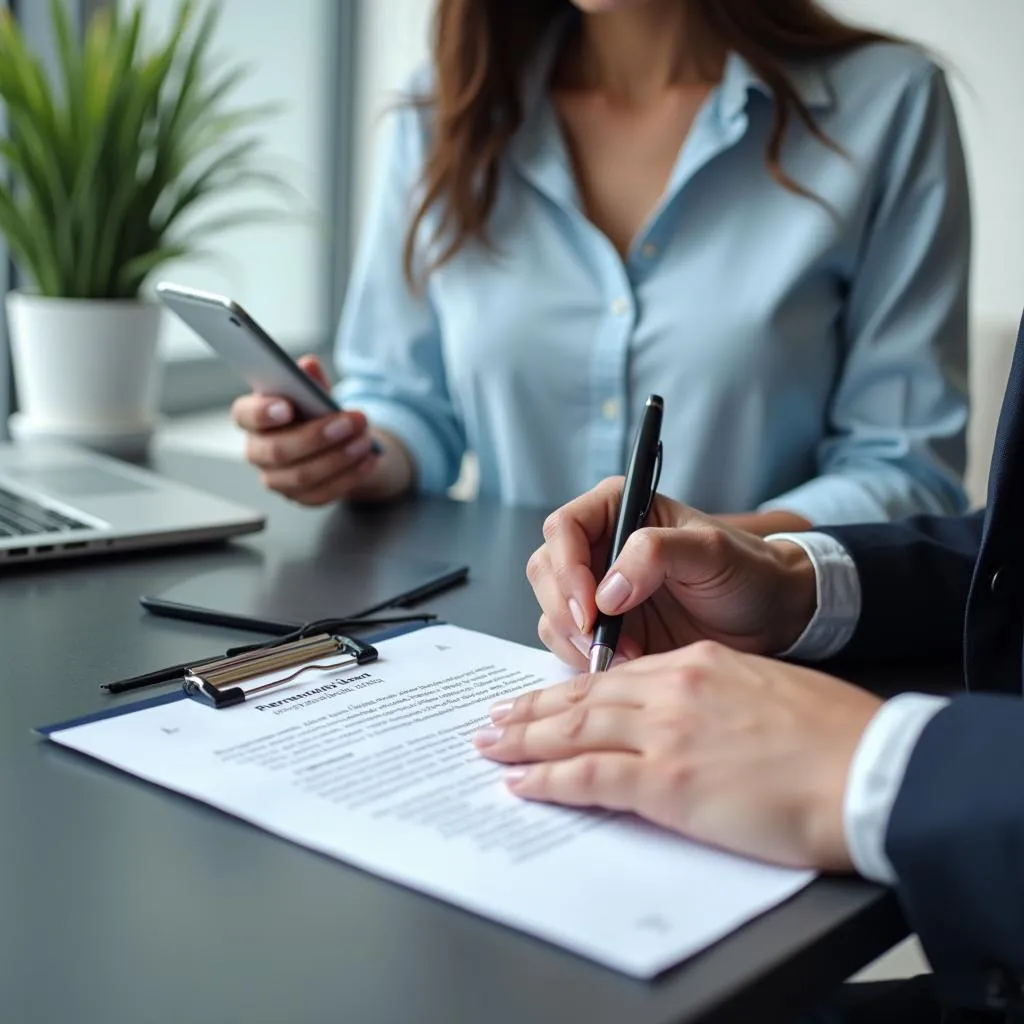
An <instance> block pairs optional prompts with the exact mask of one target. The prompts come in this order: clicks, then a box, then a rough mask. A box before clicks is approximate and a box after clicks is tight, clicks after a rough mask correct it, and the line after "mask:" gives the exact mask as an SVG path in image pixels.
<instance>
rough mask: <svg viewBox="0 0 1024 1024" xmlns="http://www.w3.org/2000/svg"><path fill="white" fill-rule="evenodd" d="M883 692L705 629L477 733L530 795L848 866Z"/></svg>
mask: <svg viewBox="0 0 1024 1024" xmlns="http://www.w3.org/2000/svg"><path fill="white" fill-rule="evenodd" d="M880 704H881V701H879V699H878V698H877V697H874V696H873V695H871V694H869V693H867V692H865V691H864V690H860V689H858V688H856V687H854V686H851V685H850V684H848V683H844V682H842V681H841V680H839V679H835V678H832V677H831V676H826V675H823V674H821V673H819V672H813V671H810V670H809V669H805V668H799V667H796V666H793V665H788V664H785V663H783V662H778V661H772V660H770V659H766V658H761V657H756V656H754V655H749V654H740V653H738V652H736V651H732V650H729V649H728V648H725V647H722V646H721V645H719V644H714V643H700V644H695V645H693V646H691V647H687V648H684V649H683V650H680V651H674V652H672V653H670V654H662V655H655V656H651V657H646V658H640V659H638V660H636V661H631V662H627V663H626V664H625V665H622V666H620V667H619V668H615V669H612V670H611V671H609V672H604V673H601V674H598V675H593V676H590V675H585V676H579V677H577V678H576V679H574V680H571V681H570V682H567V683H562V684H560V685H558V686H553V687H551V688H550V689H547V690H536V691H533V692H531V693H528V694H526V695H525V696H522V697H520V698H518V699H517V700H515V701H511V702H509V701H506V702H502V703H499V704H496V705H495V706H494V708H493V709H492V719H493V721H494V725H493V726H492V727H488V728H487V729H484V730H482V731H481V732H479V733H478V734H477V736H476V738H475V743H476V745H477V747H478V749H479V750H480V751H481V752H482V753H483V754H484V756H486V757H489V758H492V759H493V760H496V761H502V762H505V763H507V764H511V765H515V766H516V767H514V768H512V769H510V772H509V786H510V788H511V789H512V791H513V792H514V793H516V794H517V795H519V796H522V797H525V798H527V799H530V800H541V801H549V802H552V803H559V804H568V805H572V806H580V807H590V806H596V807H605V808H609V809H611V810H617V811H629V812H632V813H634V814H638V815H640V816H641V817H643V818H647V819H648V820H649V821H653V822H655V823H657V824H659V825H662V826H664V827H666V828H669V829H672V830H674V831H676V832H681V833H682V834H683V835H686V836H689V837H690V838H692V839H696V840H699V841H701V842H705V843H709V844H712V845H714V846H720V847H723V848H724V849H727V850H732V851H734V852H736V853H741V854H746V855H748V856H752V857H757V858H760V859H762V860H767V861H772V862H775V863H779V864H789V865H794V866H799V867H812V868H818V869H821V870H830V871H847V870H849V869H850V868H851V862H850V855H849V852H848V850H847V847H846V841H845V838H844V833H843V795H844V791H845V787H846V776H847V772H848V769H849V765H850V761H851V759H852V757H853V754H854V751H855V749H856V747H857V743H858V741H859V740H860V737H861V734H862V733H863V731H864V729H865V728H866V726H867V724H868V722H869V721H870V720H871V718H872V716H873V715H874V713H875V711H876V710H877V709H878V707H879V706H880Z"/></svg>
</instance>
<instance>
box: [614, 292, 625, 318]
mask: <svg viewBox="0 0 1024 1024" xmlns="http://www.w3.org/2000/svg"><path fill="white" fill-rule="evenodd" d="M612 312H613V313H614V314H615V315H616V316H625V315H626V314H627V313H628V312H629V300H628V299H624V298H623V297H622V296H621V295H620V296H619V297H618V298H617V299H615V301H614V302H612Z"/></svg>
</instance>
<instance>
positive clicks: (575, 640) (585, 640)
mask: <svg viewBox="0 0 1024 1024" xmlns="http://www.w3.org/2000/svg"><path fill="white" fill-rule="evenodd" d="M569 641H570V643H571V644H572V645H573V647H575V648H576V650H577V651H579V652H580V654H582V655H583V657H584V658H589V657H590V637H588V636H583V634H582V633H577V634H576V636H571V637H569Z"/></svg>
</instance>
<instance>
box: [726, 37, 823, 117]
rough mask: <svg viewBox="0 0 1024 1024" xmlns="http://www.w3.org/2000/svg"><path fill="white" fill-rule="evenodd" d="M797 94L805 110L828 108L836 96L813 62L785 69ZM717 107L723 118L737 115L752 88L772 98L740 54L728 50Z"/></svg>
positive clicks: (792, 65)
mask: <svg viewBox="0 0 1024 1024" xmlns="http://www.w3.org/2000/svg"><path fill="white" fill-rule="evenodd" d="M785 71H786V76H787V77H788V78H789V80H790V82H791V83H792V85H793V88H794V89H795V90H796V94H797V96H799V97H800V99H801V100H802V101H803V103H804V105H805V106H806V107H807V109H808V110H819V111H823V110H828V109H829V108H831V107H832V105H833V104H834V102H835V96H834V95H833V93H832V88H831V86H830V85H829V82H828V79H827V78H826V77H825V73H824V72H823V71H822V70H821V69H820V68H818V67H815V65H813V64H809V63H808V64H788V65H786V68H785ZM719 89H720V94H719V97H720V99H719V102H720V104H721V106H720V110H721V112H722V116H723V118H724V119H725V120H727V121H731V120H733V119H734V118H736V117H738V116H739V115H740V114H741V113H742V112H743V111H744V110H745V109H746V106H747V101H748V99H749V97H750V93H751V91H754V92H759V93H761V94H762V95H763V96H765V97H767V98H768V99H771V96H772V91H771V89H770V88H769V87H768V83H767V82H765V80H764V79H763V78H762V77H761V76H760V75H759V74H758V73H757V72H756V71H755V70H754V69H753V68H752V67H751V66H750V64H748V63H747V61H746V60H745V59H744V58H743V57H741V56H740V55H739V54H738V53H735V52H731V53H730V54H729V56H728V57H727V58H726V61H725V70H724V72H723V74H722V82H721V85H720V86H719Z"/></svg>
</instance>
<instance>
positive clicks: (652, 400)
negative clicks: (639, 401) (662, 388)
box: [647, 395, 665, 409]
mask: <svg viewBox="0 0 1024 1024" xmlns="http://www.w3.org/2000/svg"><path fill="white" fill-rule="evenodd" d="M647 404H648V405H653V406H657V408H659V409H664V408H665V402H664V401H663V400H662V397H661V395H648V397H647Z"/></svg>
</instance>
